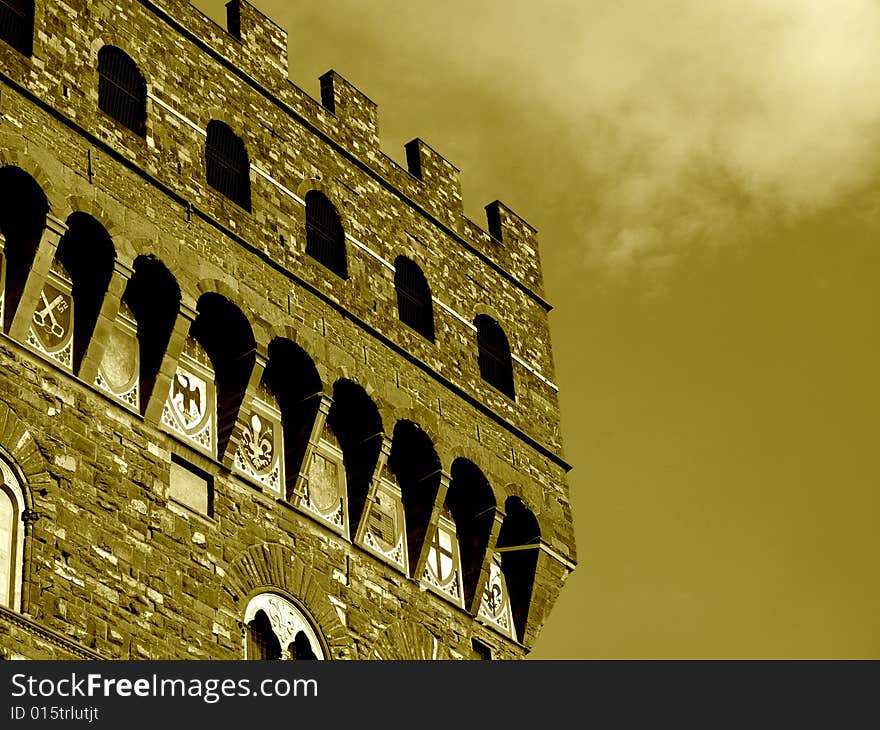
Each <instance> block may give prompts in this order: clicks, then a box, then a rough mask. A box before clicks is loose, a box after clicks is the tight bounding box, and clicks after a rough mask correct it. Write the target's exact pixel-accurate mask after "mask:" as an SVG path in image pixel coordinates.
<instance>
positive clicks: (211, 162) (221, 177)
mask: <svg viewBox="0 0 880 730" xmlns="http://www.w3.org/2000/svg"><path fill="white" fill-rule="evenodd" d="M205 177H206V178H207V180H208V185H210V186H211V187H212V188H214V190H216V191H217V192H219V193H223V195H225V196H226V197H227V198H229V199H230V200H231V201H233V202H234V203H238V205H240V206H241V207H242V208H244V209H245V210H250V209H251V166H250V162H249V161H248V153H247V149H246V148H245V146H244V142H242V141H241V139H240V138H239V137H238V136H237V135H236V134H235V132H233V131H232V130H231V129H230V128H229V126H228V125H226V124H224V123H223V122H220V121H217V120H216V119H212V120H211V121H210V122H208V130H207V139H206V141H205Z"/></svg>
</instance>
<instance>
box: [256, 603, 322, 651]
mask: <svg viewBox="0 0 880 730" xmlns="http://www.w3.org/2000/svg"><path fill="white" fill-rule="evenodd" d="M244 622H245V624H246V625H247V627H248V632H247V642H246V645H245V659H325V658H326V657H325V655H324V646H323V643H322V641H321V639H320V638H319V636H318V633H317V631H316V630H315V627H314V625H313V623H312V621H311V620H310V619H309V617H308V616H306V614H305V613H304V612H303V611H302V610H301V609H300V608H298V607H297V606H296V605H295V604H294V603H293V601H291V600H289V599H287V598H285V597H284V596H282V595H281V594H279V593H275V592H272V591H267V592H265V593H258V594H257V595H255V596H254V597H253V598H251V600H250V601H248V605H247V607H246V608H245V612H244Z"/></svg>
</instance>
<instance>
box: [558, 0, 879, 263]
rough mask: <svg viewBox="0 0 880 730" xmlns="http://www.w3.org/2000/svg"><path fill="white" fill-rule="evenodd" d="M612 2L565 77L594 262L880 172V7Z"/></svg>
mask: <svg viewBox="0 0 880 730" xmlns="http://www.w3.org/2000/svg"><path fill="white" fill-rule="evenodd" d="M600 5H601V6H603V7H604V9H605V12H604V13H603V14H602V22H601V23H599V24H598V25H591V24H588V23H587V24H584V25H582V26H581V31H582V35H581V37H580V38H579V40H578V44H579V46H580V48H581V53H580V55H579V56H578V59H579V60H578V62H576V63H573V64H571V66H570V67H569V70H568V73H569V74H570V75H569V76H568V77H567V78H566V79H565V81H564V85H565V87H566V88H569V89H573V88H577V89H579V93H578V95H577V97H576V98H575V97H574V95H573V94H569V95H568V98H569V99H570V100H571V102H572V103H573V104H574V105H576V107H577V109H573V108H570V109H568V112H567V113H568V114H575V113H577V114H579V123H578V124H577V125H574V129H573V132H572V138H573V141H574V142H575V144H574V145H573V148H575V149H578V150H580V158H579V160H578V164H579V165H580V166H582V168H583V170H584V172H585V176H586V177H587V179H589V180H590V188H591V190H592V191H594V192H592V193H591V195H593V196H595V200H593V201H590V203H591V205H590V208H591V216H590V221H589V225H588V226H587V227H586V228H587V233H586V234H585V238H586V240H585V242H584V243H585V245H586V248H587V256H588V258H589V259H592V260H599V261H601V262H602V263H605V264H607V265H608V266H609V267H610V268H612V269H619V268H628V267H632V266H634V265H645V264H646V263H648V262H651V261H652V259H663V260H667V259H668V257H669V256H670V255H677V254H680V253H683V252H685V251H687V250H688V249H690V248H692V247H694V246H704V247H705V246H717V245H723V244H724V243H727V242H729V241H731V240H737V239H738V238H740V237H741V236H742V235H743V232H744V231H747V230H749V229H750V228H752V227H761V226H766V225H768V223H769V222H772V221H779V220H786V219H788V220H790V219H792V218H796V217H798V216H800V215H804V214H809V213H814V212H815V211H817V210H819V209H822V208H825V207H828V206H831V205H834V204H835V203H837V202H838V201H839V200H840V199H841V198H842V197H844V196H846V195H848V194H850V193H852V192H853V191H855V190H857V189H859V188H860V187H862V186H864V185H865V184H866V183H868V182H869V181H870V180H871V179H872V178H873V177H874V175H875V174H876V170H877V162H878V153H880V133H878V132H880V126H878V122H880V86H878V78H880V76H878V73H877V69H880V4H878V3H876V2H873V1H870V0H839V1H838V2H835V3H826V2H818V1H813V0H737V2H705V1H704V0H665V1H664V0H658V1H657V2H651V3H626V2H624V3H616V4H613V5H612V4H607V5H606V4H604V3H599V4H596V5H595V7H594V8H593V9H594V10H595V9H597V8H598V7H599V6H600ZM560 91H561V89H560V88H557V89H555V90H553V92H552V96H554V97H556V98H560V97H559V92H560ZM559 111H560V112H561V110H559ZM596 191H598V192H596Z"/></svg>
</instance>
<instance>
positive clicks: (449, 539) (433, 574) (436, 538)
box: [422, 513, 464, 608]
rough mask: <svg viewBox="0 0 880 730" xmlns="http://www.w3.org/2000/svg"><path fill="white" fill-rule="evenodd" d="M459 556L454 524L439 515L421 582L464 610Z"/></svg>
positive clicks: (450, 518) (448, 518) (444, 515)
mask: <svg viewBox="0 0 880 730" xmlns="http://www.w3.org/2000/svg"><path fill="white" fill-rule="evenodd" d="M461 580H462V576H461V555H460V554H459V549H458V534H457V533H456V530H455V522H453V521H452V517H450V516H449V515H448V514H444V513H441V514H440V518H439V520H438V522H437V529H436V530H434V534H433V537H432V538H431V547H430V550H429V552H428V562H427V564H426V565H425V572H424V574H423V575H422V582H423V583H424V584H425V585H426V586H428V587H429V588H431V589H432V590H434V591H436V592H437V593H439V594H440V595H442V596H444V597H445V598H448V599H449V600H451V601H452V602H453V603H455V604H456V605H457V606H460V607H461V608H464V590H463V588H462V582H461Z"/></svg>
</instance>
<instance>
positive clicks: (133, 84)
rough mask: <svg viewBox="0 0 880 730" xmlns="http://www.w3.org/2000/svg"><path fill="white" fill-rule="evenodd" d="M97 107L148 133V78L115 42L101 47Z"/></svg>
mask: <svg viewBox="0 0 880 730" xmlns="http://www.w3.org/2000/svg"><path fill="white" fill-rule="evenodd" d="M2 1H3V0H0V4H2ZM98 108H99V109H100V110H101V111H103V112H104V113H105V114H108V115H109V116H111V117H113V119H115V120H116V121H117V122H119V123H120V124H121V125H122V126H124V127H126V128H128V129H130V130H131V131H132V132H134V133H135V134H137V135H140V136H141V137H144V136H146V134H147V82H146V81H145V80H144V76H143V74H142V73H141V72H140V69H139V68H138V67H137V64H136V63H135V62H134V61H133V60H132V59H131V58H130V57H129V55H128V54H127V53H125V51H122V50H120V49H119V48H116V46H104V47H103V48H101V50H100V51H98Z"/></svg>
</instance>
